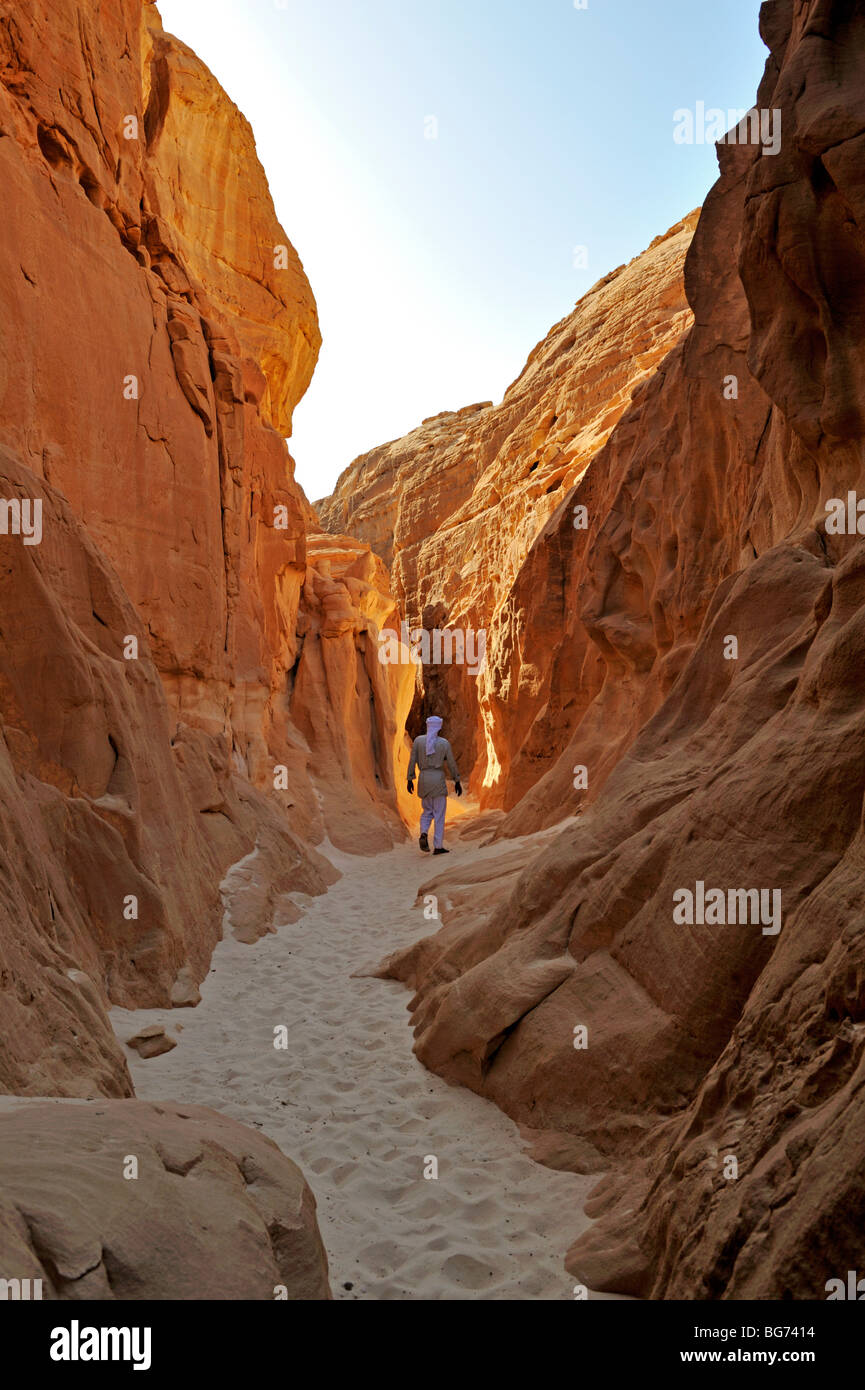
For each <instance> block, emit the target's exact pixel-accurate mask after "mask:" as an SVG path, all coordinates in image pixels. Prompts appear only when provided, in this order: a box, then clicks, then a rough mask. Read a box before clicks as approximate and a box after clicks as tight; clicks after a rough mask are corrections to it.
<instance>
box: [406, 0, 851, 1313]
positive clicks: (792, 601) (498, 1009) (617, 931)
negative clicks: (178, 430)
mask: <svg viewBox="0 0 865 1390" xmlns="http://www.w3.org/2000/svg"><path fill="white" fill-rule="evenodd" d="M761 32H762V34H763V37H764V39H765V41H766V43H767V46H768V47H769V49H770V56H769V58H768V60H767V63H766V70H765V74H764V77H763V81H762V83H761V86H760V90H759V94H758V99H757V105H758V107H759V108H761V109H765V110H771V111H774V112H780V116H779V117H777V119H778V120H780V121H781V129H782V130H783V137H782V144H781V150H780V153H778V154H777V155H776V156H774V157H772V156H769V155H767V154H766V153H763V152H761V149H760V148H759V146H753V145H748V144H742V143H738V144H735V145H733V144H729V143H722V144H721V145H720V146H719V150H718V153H719V160H720V166H721V172H720V178H719V180H718V182H717V183H716V184H715V186H714V188H713V189H712V191H711V193H710V194H709V197H708V198H707V200H706V203H705V205H704V208H703V211H702V215H701V218H700V222H699V225H698V227H697V231H696V234H695V237H694V241H693V244H692V246H691V249H690V251H689V254H688V260H687V264H686V274H685V279H686V285H687V291H688V299H689V302H690V304H691V307H692V310H693V313H694V319H695V322H694V325H693V327H692V328H691V329H690V330H689V332H688V333H687V334H686V335H685V337H684V338H683V340H682V342H681V343H680V344H679V345H678V346H676V347H675V348H674V349H673V351H672V353H671V354H670V355H668V356H667V357H666V358H665V359H664V361H663V362H662V363H661V364H660V365H659V367H658V368H657V369H656V371H655V373H654V375H653V376H651V377H650V378H649V379H648V380H647V381H646V382H645V383H644V384H643V385H642V386H641V387H640V388H639V389H638V391H637V392H636V394H635V398H634V401H633V404H632V405H631V407H630V409H629V410H628V411H627V412H626V413H625V414H624V416H623V417H622V419H621V421H620V422H619V424H618V425H617V427H616V428H615V430H614V431H613V433H612V435H611V437H610V439H609V441H608V442H607V444H606V446H605V447H604V449H603V450H602V452H601V453H600V454H599V455H598V456H597V457H596V458H595V460H594V462H593V465H592V467H591V469H590V470H589V471H588V473H587V474H586V476H585V477H584V478H583V479H582V480H580V481H579V482H578V483H577V485H576V487H575V488H574V489H573V490H572V491H571V493H570V495H569V496H568V497H567V498H566V500H565V501H564V503H563V505H562V508H561V511H560V512H559V513H558V514H557V515H556V516H554V517H553V518H552V519H551V521H550V522H549V523H548V525H547V526H546V528H545V530H544V531H543V533H542V534H541V536H540V537H539V538H538V540H537V541H536V542H535V544H534V546H533V548H532V550H531V551H530V553H529V556H528V558H527V561H526V563H525V564H524V566H523V568H522V570H521V572H520V575H519V576H518V578H517V582H516V585H515V587H514V591H513V593H512V595H511V596H510V598H509V600H508V603H509V604H510V605H511V607H512V610H513V626H514V631H515V633H516V630H517V628H518V629H519V631H520V632H521V633H522V634H523V636H522V639H521V645H520V643H518V642H517V640H516V636H515V638H514V643H513V646H512V648H511V650H510V654H509V655H508V656H507V659H506V653H505V652H504V650H502V654H501V656H500V658H499V661H498V662H497V665H498V667H499V669H501V670H503V671H504V670H505V669H510V670H511V671H512V686H511V689H512V690H514V689H516V688H517V687H518V685H519V679H520V672H521V671H524V669H525V667H526V664H530V665H532V666H534V667H535V668H540V662H541V658H542V656H543V654H544V652H545V651H546V654H547V661H546V669H545V670H544V673H543V677H542V678H541V677H538V680H539V682H540V683H541V684H542V685H543V687H544V690H545V692H546V694H545V702H546V703H545V709H546V711H547V713H546V714H545V715H544V716H543V718H544V719H546V720H548V721H549V722H550V723H551V727H552V728H553V730H554V729H555V727H556V723H555V721H556V720H559V719H560V720H561V721H563V722H564V721H566V722H567V726H568V729H569V731H570V732H569V734H568V746H567V748H566V752H565V754H564V755H563V756H562V757H561V758H559V759H555V758H552V759H550V760H548V762H549V763H550V764H551V765H550V766H548V770H547V771H546V773H545V776H544V777H543V779H542V780H540V781H538V782H536V783H535V785H534V787H533V789H530V790H529V792H528V795H527V796H526V797H524V799H523V802H522V804H521V806H520V807H518V808H517V810H516V812H514V813H513V817H512V819H513V820H514V821H515V822H516V826H517V827H519V825H520V824H522V825H523V826H524V827H525V826H528V825H531V824H537V823H538V822H539V821H540V822H542V821H543V819H544V806H545V805H549V804H550V803H552V804H553V805H555V806H557V807H558V808H559V814H561V807H562V806H563V805H564V804H566V803H565V802H564V800H563V798H564V795H565V793H566V790H567V783H568V782H569V780H571V778H572V773H573V768H574V766H575V765H577V764H579V765H585V766H587V767H588V782H589V786H588V792H585V791H583V790H579V791H576V792H572V796H573V800H572V802H571V805H572V807H573V809H574V810H579V811H580V812H581V814H579V816H578V817H577V819H576V820H575V821H573V823H571V824H570V825H569V826H568V827H567V828H566V829H565V830H563V832H562V833H561V834H560V835H559V836H558V837H557V838H556V839H555V840H554V841H553V842H552V843H551V844H550V845H549V846H548V847H547V848H546V849H545V850H544V851H543V853H542V854H541V856H540V857H539V858H538V859H537V860H536V861H535V862H534V863H532V864H531V865H530V866H529V867H528V868H527V869H525V870H524V871H523V872H522V874H521V875H519V876H518V877H517V879H516V882H515V883H514V884H513V886H512V887H510V889H509V891H508V892H507V893H506V896H505V897H504V899H503V900H501V899H500V900H499V901H498V902H497V903H496V904H495V906H494V907H493V908H492V910H489V911H488V912H486V913H485V914H484V915H483V917H482V920H481V921H478V919H477V916H476V915H474V914H472V912H471V911H470V910H469V908H468V906H467V902H466V895H465V894H463V895H462V897H461V896H460V895H459V894H455V893H452V894H450V896H451V898H452V900H453V901H454V902H455V908H454V911H453V912H452V913H451V914H450V915H449V916H448V915H446V919H445V926H444V928H443V930H442V931H441V932H440V933H439V934H438V935H437V936H436V937H433V938H431V939H428V940H427V941H425V942H423V943H421V944H420V945H419V946H417V947H415V948H413V949H412V950H410V951H409V952H407V953H404V954H403V955H402V956H400V957H398V958H397V959H396V960H391V962H390V963H389V970H390V973H392V974H393V975H395V976H397V977H398V978H401V979H404V980H406V981H407V982H409V983H411V984H412V985H413V986H414V988H415V991H416V993H415V998H414V1000H413V1003H412V1009H413V1021H414V1026H415V1030H416V1050H417V1052H418V1055H419V1056H420V1057H421V1058H422V1060H424V1061H425V1062H426V1063H427V1065H429V1066H430V1067H433V1068H434V1069H436V1070H437V1071H439V1072H441V1073H442V1074H444V1075H445V1076H447V1077H448V1078H449V1079H450V1080H452V1081H459V1082H462V1083H463V1084H466V1085H469V1086H471V1087H473V1088H474V1089H476V1090H477V1091H479V1092H480V1093H482V1094H484V1095H486V1096H488V1097H490V1098H492V1099H494V1100H496V1101H497V1102H498V1103H499V1104H500V1105H501V1106H502V1107H503V1108H504V1109H506V1110H507V1111H508V1113H509V1114H511V1115H512V1116H514V1117H515V1118H516V1119H518V1120H519V1121H521V1122H522V1123H524V1124H525V1125H526V1126H528V1127H530V1128H531V1129H532V1130H533V1131H534V1133H535V1134H536V1135H538V1134H540V1136H541V1137H543V1135H544V1134H546V1135H547V1136H548V1148H549V1149H554V1148H555V1147H556V1146H557V1145H558V1150H559V1152H560V1153H563V1152H567V1150H568V1145H569V1144H570V1151H571V1155H572V1157H571V1161H572V1162H573V1163H574V1165H575V1166H578V1165H579V1166H583V1167H585V1168H586V1169H587V1170H595V1171H597V1170H598V1169H600V1168H601V1167H604V1166H611V1165H612V1166H614V1167H615V1166H617V1165H619V1171H618V1172H617V1173H616V1175H615V1176H614V1177H612V1178H610V1179H608V1180H607V1181H606V1182H605V1183H604V1185H603V1186H602V1188H601V1189H599V1190H598V1192H597V1194H596V1197H595V1199H594V1203H593V1206H592V1207H590V1209H589V1210H590V1214H591V1215H594V1216H596V1217H598V1218H599V1219H598V1222H597V1224H596V1225H595V1227H594V1228H593V1229H592V1230H591V1231H590V1232H589V1233H588V1234H587V1235H585V1236H584V1237H582V1238H581V1239H580V1240H579V1241H578V1242H577V1244H576V1246H575V1248H574V1249H573V1250H572V1252H571V1255H570V1257H569V1268H570V1269H571V1270H572V1271H573V1273H574V1274H575V1275H576V1276H577V1277H579V1278H580V1279H582V1280H583V1281H584V1282H585V1283H586V1284H588V1285H589V1286H590V1287H593V1288H599V1289H608V1290H612V1291H617V1292H623V1293H630V1294H637V1295H641V1296H649V1297H655V1298H660V1297H667V1298H692V1299H703V1298H746V1297H758V1298H766V1297H769V1298H791V1297H796V1298H802V1297H805V1298H825V1297H826V1287H827V1280H829V1279H831V1278H835V1277H841V1278H842V1279H843V1278H844V1277H845V1271H847V1270H848V1269H856V1268H857V1267H859V1268H861V1265H862V1261H863V1259H865V1248H863V1238H862V1225H861V1221H860V1220H859V1212H860V1209H861V1207H862V1203H863V1184H862V1142H863V1134H865V1109H863V1103H862V1096H863V1088H862V1078H863V1074H865V1073H863V1067H865V1055H863V1037H865V1034H863V1019H865V1015H863V1007H865V1005H863V998H865V996H863V988H862V981H863V978H865V966H863V961H865V929H863V921H865V915H863V907H865V903H863V892H862V873H861V868H862V836H863V830H862V825H863V791H865V763H863V757H862V747H863V734H865V704H863V686H862V680H861V669H862V664H863V660H865V587H863V574H865V543H863V540H862V537H861V535H860V534H859V532H858V530H857V528H856V502H857V498H858V497H859V496H860V495H861V496H862V497H865V469H863V458H865V417H863V402H865V381H863V380H862V357H861V323H862V317H863V312H865V299H863V295H865V288H863V287H865V201H863V184H862V179H861V169H862V167H863V159H865V135H863V133H862V132H863V124H865V120H863V118H865V111H863V106H862V88H861V81H860V74H861V68H862V63H863V61H865V17H863V16H862V15H861V14H860V13H858V12H857V11H856V10H855V9H854V8H853V7H851V6H849V5H845V4H841V3H831V2H830V3H824V0H808V2H807V3H806V0H802V3H796V4H793V3H786V2H785V0H776V2H773V3H770V4H765V5H764V6H763V8H762V11H761ZM851 493H852V497H850V498H849V499H848V495H849V494H851ZM836 500H837V502H838V503H839V504H840V503H843V507H842V506H840V505H839V506H836V505H835V501H836ZM577 504H583V505H585V506H586V507H587V510H588V515H589V518H590V525H589V529H588V531H587V532H585V533H579V532H577V531H575V530H574V528H573V526H572V524H571V512H572V509H573V506H574V505H577ZM851 507H852V512H851V511H850V508H851ZM841 512H843V515H844V517H845V518H847V517H848V516H849V515H852V518H853V525H852V528H851V527H850V526H849V522H848V523H847V524H846V525H845V527H844V529H843V530H842V529H841V528H840V527H839V525H838V524H837V521H836V520H835V517H836V513H841ZM552 595H555V603H556V606H557V608H558V611H559V612H560V613H562V614H564V615H565V616H564V622H563V624H562V627H561V630H560V631H559V633H558V635H557V637H556V639H555V644H554V646H553V650H552V652H550V650H549V646H547V647H546V648H545V646H544V640H543V631H544V629H543V622H544V616H543V615H544V613H545V612H546V611H547V610H548V608H549V605H550V604H551V602H552V601H553V600H552V597H551V596H552ZM520 612H522V613H523V617H521V618H518V614H519V613H520ZM508 663H510V665H508ZM503 688H504V687H503ZM539 698H540V697H539ZM502 717H504V716H502ZM542 723H543V720H542V719H541V716H540V715H538V716H535V718H534V719H533V721H532V725H531V727H530V729H529V732H528V733H527V735H526V738H525V739H523V740H522V742H520V744H519V746H520V749H521V750H522V753H521V756H525V754H526V750H527V748H528V749H531V748H532V747H535V746H536V745H535V744H534V743H533V742H532V740H533V739H535V738H537V739H539V738H540V730H539V726H540V725H541V724H542ZM532 728H533V729H534V730H535V732H534V733H532V731H531V730H532ZM527 741H528V742H527ZM537 746H538V747H539V746H540V744H539V743H538V745H537ZM538 767H539V768H540V769H541V770H543V767H544V761H543V760H540V762H539V763H538ZM521 817H522V820H520V818H521ZM512 828H514V826H513V825H512ZM432 891H435V888H434V886H433V888H432ZM441 891H442V893H443V895H444V897H445V898H446V897H447V894H446V893H445V890H444V888H442V890H441ZM689 895H690V898H689ZM440 900H443V899H440ZM689 901H690V904H691V906H690V909H689V906H688V903H689ZM707 901H708V903H709V904H710V905H711V906H710V908H707V907H706V903H707ZM701 903H702V904H703V906H702V907H701V906H700V904H701ZM582 1030H585V1032H583V1031H582ZM541 1147H543V1146H541ZM730 1159H732V1160H734V1161H735V1165H731V1164H730V1163H729V1162H728V1160H730ZM621 1165H624V1166H623V1167H622V1166H621ZM734 1166H735V1171H734V1170H733V1168H734Z"/></svg>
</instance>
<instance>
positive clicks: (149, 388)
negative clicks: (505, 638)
mask: <svg viewBox="0 0 865 1390" xmlns="http://www.w3.org/2000/svg"><path fill="white" fill-rule="evenodd" d="M0 179H2V184H3V188H4V208H5V211H4V218H3V227H2V230H0V483H2V496H3V498H4V499H5V501H6V502H10V501H11V500H12V499H19V500H22V501H23V502H24V503H25V504H26V505H28V506H30V505H31V504H32V505H33V506H35V504H36V502H37V501H38V503H39V504H40V505H41V508H42V532H43V534H42V539H41V543H39V544H32V545H30V544H25V543H24V540H23V538H22V537H21V536H16V535H13V534H7V535H3V536H2V537H0V546H2V564H0V589H2V617H0V624H2V640H0V726H2V738H0V785H2V796H0V821H2V831H3V833H2V837H0V862H2V876H3V881H4V892H3V895H2V901H0V1033H2V1036H3V1046H2V1048H0V1089H4V1090H7V1091H14V1092H21V1093H25V1094H36V1095H39V1094H53V1095H57V1094H71V1095H80V1096H87V1095H94V1094H103V1095H115V1096H116V1095H125V1094H129V1093H130V1091H131V1084H130V1081H129V1076H128V1072H127V1069H126V1064H125V1061H124V1059H123V1056H122V1054H121V1052H120V1050H119V1048H118V1046H117V1044H116V1043H115V1041H114V1038H113V1036H112V1033H111V1029H110V1027H109V1025H108V1020H107V1015H106V1005H107V1004H108V1003H117V1004H121V1005H124V1006H126V1007H143V1006H155V1005H158V1004H167V1003H169V1002H172V1003H175V1004H177V1005H183V1004H191V1003H194V1002H195V1000H196V998H197V985H198V983H199V982H200V981H201V979H202V977H203V975H204V973H205V972H206V970H207V966H208V962H209V959H210V953H211V950H212V948H213V946H214V944H215V942H216V941H217V940H218V938H219V936H220V933H221V930H222V926H223V915H224V914H225V925H226V927H227V928H230V927H231V926H232V919H233V916H235V917H236V918H237V919H238V921H240V919H241V918H242V928H238V931H239V934H241V933H242V935H243V938H244V939H246V940H252V939H254V938H255V936H257V935H260V934H261V933H262V932H264V931H266V930H268V929H269V928H270V927H271V926H272V925H273V923H274V922H275V921H278V920H284V917H285V914H291V913H292V912H293V911H296V909H295V908H294V907H293V904H292V901H291V896H290V895H291V892H296V891H302V892H308V893H319V892H322V891H323V890H324V888H325V886H326V884H327V882H329V881H331V880H332V878H333V875H334V871H333V869H332V868H331V866H330V864H329V863H327V862H326V861H325V860H324V859H322V858H321V857H320V856H318V855H317V854H316V853H315V850H314V845H315V844H317V843H320V842H321V841H322V840H323V839H324V837H325V836H329V837H330V838H331V840H332V841H333V842H334V843H336V844H337V845H342V846H343V847H345V848H347V849H352V850H355V851H358V852H376V851H380V850H383V849H386V848H389V847H390V846H391V845H392V844H393V843H394V841H395V840H399V839H401V838H402V836H403V834H404V829H403V821H402V818H401V815H400V810H399V805H398V801H397V794H396V793H395V791H394V785H395V783H401V782H402V781H403V777H402V776H400V777H397V776H396V774H395V768H396V765H397V764H398V763H399V760H400V759H401V758H402V759H404V757H405V754H404V751H403V744H404V737H403V724H404V717H405V709H406V707H407V705H408V703H409V702H410V700H411V693H412V682H411V677H410V675H408V674H407V668H405V667H395V668H386V667H383V666H381V664H380V663H379V662H378V661H377V660H376V651H377V644H376V633H377V625H378V624H379V623H382V622H392V621H394V620H395V614H396V609H395V605H394V601H393V599H392V598H391V597H390V595H389V593H388V590H387V575H386V572H385V569H384V566H383V565H382V564H381V562H380V561H378V560H377V559H376V558H375V557H374V556H373V555H372V554H371V552H370V551H369V549H368V547H366V546H365V545H364V544H362V543H359V542H354V541H349V540H345V541H342V542H339V543H334V542H333V541H332V540H331V539H330V538H318V539H316V538H315V536H314V535H312V536H309V537H308V535H307V532H308V531H309V530H310V523H311V511H310V508H309V505H308V503H307V502H306V499H305V498H304V497H303V494H302V492H301V490H300V489H299V487H298V486H297V485H296V483H295V482H294V477H293V463H292V460H291V458H290V455H289V454H288V451H287V448H286V444H285V438H284V436H285V435H287V434H289V433H290V430H291V415H292V410H293V408H294V406H295V405H296V403H297V401H298V400H299V399H300V397H301V396H302V394H303V392H304V390H305V389H306V386H307V385H308V382H309V379H310V376H311V374H312V371H313V368H314V365H315V361H316V356H317V353H318V348H319V344H320V335H319V329H318V321H317V315H316V308H315V301H314V299H313V295H312V291H311V289H310V286H309V284H308V282H307V279H306V276H305V274H304V272H303V268H302V266H301V263H300V261H299V259H298V257H297V254H296V253H295V251H294V249H293V247H292V246H291V243H290V241H289V239H288V237H287V235H286V233H285V231H284V230H283V229H282V227H281V226H280V225H279V222H278V221H277V218H276V215H275V213H274V209H273V205H272V202H271V198H270V194H269V192H268V188H267V183H266V180H265V176H264V173H263V171H262V169H261V167H260V165H259V163H258V160H257V158H256V154H255V146H254V141H253V137H252V132H251V130H250V127H249V125H248V123H247V122H246V120H245V119H244V117H243V116H242V115H241V114H240V112H239V111H238V110H237V109H236V107H235V106H234V105H233V103H232V102H231V101H230V100H229V98H228V97H227V96H226V94H225V93H224V92H223V91H222V89H221V88H220V86H219V84H218V83H217V82H216V80H215V79H214V78H213V76H212V75H211V74H210V72H209V71H208V70H207V68H206V67H205V66H204V65H203V64H202V63H201V62H200V61H199V60H198V59H197V58H196V56H195V55H194V54H193V53H192V52H191V51H190V50H189V49H188V48H186V47H185V46H184V45H183V44H181V43H179V42H178V41H177V40H175V39H174V38H172V37H171V36H169V35H167V34H165V33H164V32H163V30H162V26H161V24H160V21H159V16H158V14H157V12H156V10H155V8H154V6H153V5H151V4H143V3H142V0H115V3H111V4H105V3H99V2H98V0H56V2H55V0H52V3H51V4H50V5H49V4H47V3H43V2H42V0H36V3H34V4H32V5H27V6H24V5H14V6H4V12H3V15H2V17H0ZM349 821H350V827H351V833H350V834H349V831H348V826H349ZM250 854H252V855H253V860H252V861H251V862H252V863H253V870H252V874H251V876H252V878H253V879H254V882H253V883H251V884H250V885H249V896H248V900H247V901H246V902H244V903H241V902H238V901H237V896H238V895H237V892H236V891H235V890H234V889H233V890H232V892H231V893H230V894H229V895H228V898H227V899H226V898H225V894H223V896H222V897H221V895H220V882H221V880H222V879H223V876H224V875H225V873H226V870H227V869H228V868H229V866H230V865H232V864H233V863H235V862H237V861H238V860H240V859H241V858H243V857H245V856H248V855H250Z"/></svg>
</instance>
